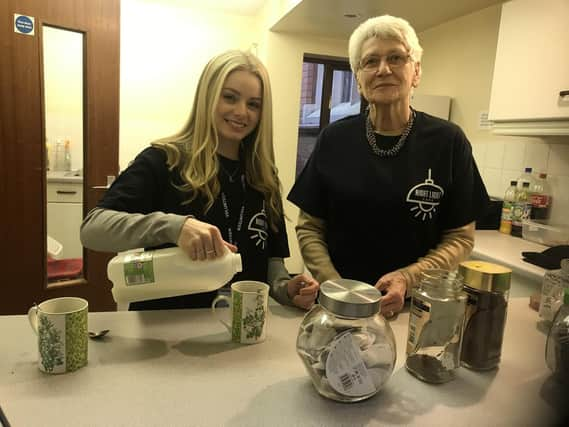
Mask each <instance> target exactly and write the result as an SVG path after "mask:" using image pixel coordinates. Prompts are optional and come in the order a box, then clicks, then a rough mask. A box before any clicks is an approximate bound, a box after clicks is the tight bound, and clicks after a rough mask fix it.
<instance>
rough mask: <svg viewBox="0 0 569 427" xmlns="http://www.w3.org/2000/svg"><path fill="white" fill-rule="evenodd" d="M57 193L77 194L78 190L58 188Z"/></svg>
mask: <svg viewBox="0 0 569 427" xmlns="http://www.w3.org/2000/svg"><path fill="white" fill-rule="evenodd" d="M56 193H57V194H77V191H65V190H57V191H56Z"/></svg>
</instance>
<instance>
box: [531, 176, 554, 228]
mask: <svg viewBox="0 0 569 427" xmlns="http://www.w3.org/2000/svg"><path fill="white" fill-rule="evenodd" d="M551 201H552V197H551V188H550V186H549V183H548V182H547V174H546V173H543V172H542V173H540V174H539V178H538V179H536V180H535V182H534V184H533V186H532V187H530V202H531V215H530V218H531V219H541V220H543V219H549V214H550V209H551Z"/></svg>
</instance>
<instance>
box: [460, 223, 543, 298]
mask: <svg viewBox="0 0 569 427" xmlns="http://www.w3.org/2000/svg"><path fill="white" fill-rule="evenodd" d="M546 249H547V246H544V245H540V244H538V243H534V242H530V241H529V240H524V239H521V238H519V237H513V236H509V235H506V234H503V233H500V232H499V231H497V230H476V233H475V238H474V249H473V250H472V254H471V255H470V257H471V258H473V259H479V260H483V261H489V262H493V263H496V264H501V265H504V266H506V267H508V268H511V269H512V273H513V277H515V278H516V282H517V284H518V286H519V288H523V291H521V293H518V294H517V295H519V296H522V295H530V294H531V293H534V292H535V291H539V290H540V289H541V282H542V279H543V275H544V274H545V272H546V271H547V270H545V269H544V268H541V267H538V266H537V265H534V264H530V263H529V262H526V261H524V260H523V257H522V252H543V251H544V250H546ZM518 291H520V289H518Z"/></svg>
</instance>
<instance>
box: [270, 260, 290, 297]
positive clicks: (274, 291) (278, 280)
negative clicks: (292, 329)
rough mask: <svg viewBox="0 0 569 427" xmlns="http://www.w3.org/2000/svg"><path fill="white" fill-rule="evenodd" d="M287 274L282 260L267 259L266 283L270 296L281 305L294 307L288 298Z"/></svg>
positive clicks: (288, 276)
mask: <svg viewBox="0 0 569 427" xmlns="http://www.w3.org/2000/svg"><path fill="white" fill-rule="evenodd" d="M289 280H290V274H289V273H288V271H287V269H286V267H285V265H284V261H283V259H282V258H269V268H268V271H267V281H268V282H269V286H270V288H271V289H270V291H269V293H270V295H271V296H272V297H273V298H274V299H275V300H276V301H277V302H278V303H280V304H282V305H290V306H294V304H293V302H292V300H291V299H290V298H289V296H288V286H287V284H288V281H289Z"/></svg>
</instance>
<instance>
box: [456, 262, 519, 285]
mask: <svg viewBox="0 0 569 427" xmlns="http://www.w3.org/2000/svg"><path fill="white" fill-rule="evenodd" d="M458 272H459V273H460V274H461V275H462V277H464V283H465V284H466V286H468V287H470V288H474V289H479V290H481V291H486V292H506V291H507V290H509V289H510V278H511V276H512V270H510V269H509V268H506V267H503V266H501V265H498V264H492V263H491V262H485V261H464V262H461V263H460V264H459V266H458Z"/></svg>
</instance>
